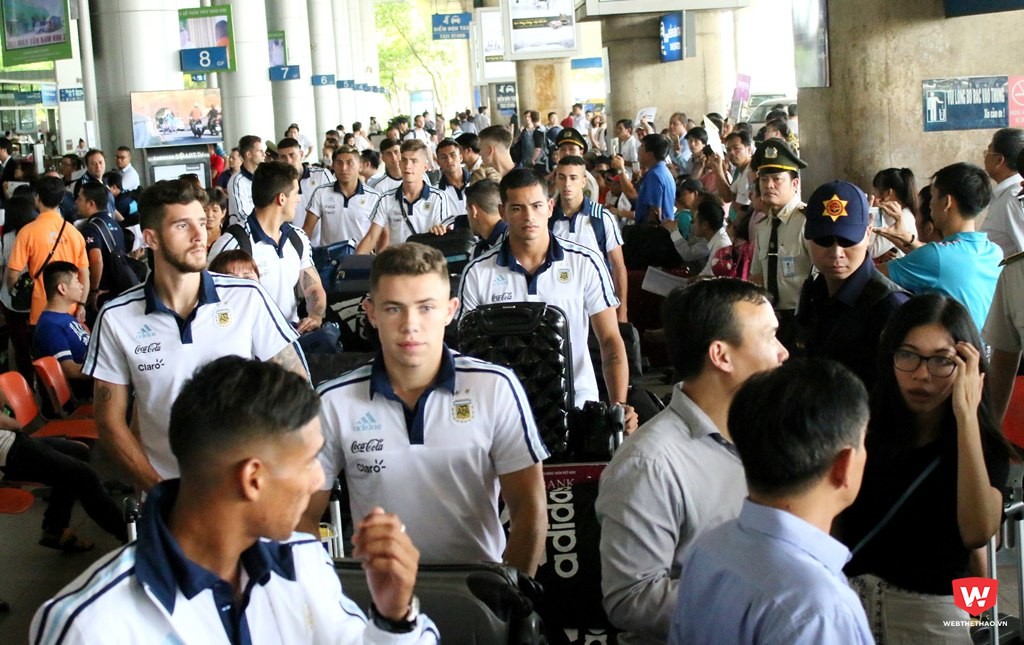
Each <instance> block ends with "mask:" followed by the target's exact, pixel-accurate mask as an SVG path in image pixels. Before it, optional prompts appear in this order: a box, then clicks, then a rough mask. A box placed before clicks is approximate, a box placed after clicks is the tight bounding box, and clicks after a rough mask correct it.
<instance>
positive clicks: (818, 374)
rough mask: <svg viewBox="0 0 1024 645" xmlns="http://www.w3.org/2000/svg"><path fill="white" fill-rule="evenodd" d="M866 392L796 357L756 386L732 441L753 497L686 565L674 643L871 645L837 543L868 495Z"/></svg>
mask: <svg viewBox="0 0 1024 645" xmlns="http://www.w3.org/2000/svg"><path fill="white" fill-rule="evenodd" d="M867 422H868V397H867V391H866V390H865V389H864V385H863V384H862V383H861V382H860V380H859V379H858V378H857V377H856V376H854V375H853V373H852V372H850V371H849V370H847V369H846V368H845V367H842V366H841V365H840V364H839V363H836V362H833V361H827V360H822V359H797V360H794V361H790V362H788V363H786V364H784V365H783V366H782V367H780V368H779V369H777V370H775V371H773V372H765V373H762V374H759V375H756V376H754V377H753V378H751V379H750V380H748V381H747V382H746V383H745V384H744V385H743V387H742V388H740V390H739V392H738V393H737V394H736V397H735V398H734V399H733V401H732V404H731V405H730V407H729V422H728V425H729V432H730V433H731V434H732V438H733V441H734V442H735V445H736V449H737V450H738V451H739V454H740V459H741V460H742V462H743V471H744V474H745V475H746V479H747V488H748V490H749V491H750V495H749V497H748V498H747V499H746V500H744V502H743V509H742V510H741V511H740V516H739V517H738V518H737V519H735V520H732V521H729V522H726V523H725V524H722V525H721V526H719V527H718V528H716V529H714V530H712V531H709V532H708V533H705V534H704V535H703V536H702V537H701V538H700V539H698V541H697V542H696V544H694V546H693V549H691V550H690V553H689V556H688V558H687V560H686V562H685V563H684V564H683V575H682V583H681V584H680V587H679V604H678V605H677V606H676V611H675V615H674V616H673V617H672V633H671V636H670V639H669V643H672V644H677V643H687V644H705V643H706V644H715V643H723V644H725V643H728V644H729V645H740V644H744V643H758V644H774V643H778V644H780V645H781V644H786V645H793V644H801V643H806V644H808V645H810V644H814V645H832V644H835V645H848V644H849V645H854V644H859V643H864V644H867V643H874V639H873V637H872V636H871V630H870V628H869V627H868V621H867V617H866V616H865V614H864V609H863V607H862V606H861V604H860V600H859V599H858V597H857V594H856V593H855V592H854V591H853V590H852V589H851V588H850V587H849V586H848V584H847V581H846V577H845V576H844V575H843V566H844V565H845V564H846V562H847V561H848V560H849V559H850V552H849V550H848V549H847V548H846V547H845V546H844V545H843V544H841V543H840V542H839V541H837V540H835V539H833V538H832V537H831V536H829V534H828V531H829V529H830V527H831V524H832V520H833V518H835V516H836V515H838V514H839V513H840V512H841V511H842V510H843V509H845V508H846V507H847V506H849V505H850V504H851V503H852V502H853V500H854V499H855V498H856V497H857V492H858V491H859V490H860V483H861V478H862V476H863V473H864V464H865V462H866V459H867V455H866V451H865V448H864V435H865V433H866V430H867Z"/></svg>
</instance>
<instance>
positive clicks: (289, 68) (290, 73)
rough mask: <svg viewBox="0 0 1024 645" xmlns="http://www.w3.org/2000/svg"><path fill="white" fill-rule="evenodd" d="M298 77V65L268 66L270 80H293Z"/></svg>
mask: <svg viewBox="0 0 1024 645" xmlns="http://www.w3.org/2000/svg"><path fill="white" fill-rule="evenodd" d="M298 78H299V66H298V65H274V66H273V67H271V68H270V80H272V81H294V80H296V79H298Z"/></svg>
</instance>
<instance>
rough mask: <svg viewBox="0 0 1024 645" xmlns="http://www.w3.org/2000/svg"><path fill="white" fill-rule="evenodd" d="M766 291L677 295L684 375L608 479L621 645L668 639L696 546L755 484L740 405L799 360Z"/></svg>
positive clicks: (609, 600) (608, 539) (717, 285)
mask: <svg viewBox="0 0 1024 645" xmlns="http://www.w3.org/2000/svg"><path fill="white" fill-rule="evenodd" d="M766 295H767V294H765V292H764V290H763V289H760V288H759V287H756V286H754V285H752V284H750V283H749V282H743V281H741V280H735V279H732V278H720V279H717V280H701V281H699V282H695V283H693V284H692V285H690V286H688V287H679V288H677V289H674V290H673V291H672V292H671V293H669V295H668V296H667V297H666V299H665V303H664V305H663V307H662V320H663V322H664V328H665V339H666V343H667V345H668V353H669V357H670V359H671V361H672V366H673V367H674V368H675V372H676V377H677V378H679V379H682V381H681V382H679V383H676V384H675V386H673V388H672V401H671V402H670V403H669V406H668V408H667V409H665V410H663V411H662V412H660V413H658V415H657V416H655V417H654V418H653V419H651V420H650V421H648V422H647V423H646V424H644V426H643V428H641V429H640V431H638V432H637V433H636V434H635V436H632V437H630V438H629V440H627V441H626V442H625V443H623V444H622V446H621V447H620V448H619V449H618V450H617V451H616V452H615V456H614V457H612V461H611V463H610V464H608V467H607V468H606V469H605V470H604V472H603V473H602V475H601V485H600V492H599V493H598V497H597V504H596V507H595V508H596V511H597V518H598V521H599V522H600V523H601V590H602V592H603V594H604V608H605V611H606V612H607V613H608V619H609V621H610V622H611V624H612V625H614V626H615V627H617V628H618V629H621V630H623V632H625V633H623V634H621V635H620V636H619V642H620V643H624V644H633V643H664V642H665V640H666V639H667V638H668V635H669V627H670V624H671V619H672V610H673V608H674V607H675V604H676V597H677V594H678V590H679V588H680V586H681V585H685V580H681V579H680V568H681V566H682V563H683V560H684V556H685V555H686V553H687V551H688V549H689V547H690V546H691V544H692V543H693V541H694V539H696V538H697V537H699V536H700V535H702V534H703V533H706V532H707V531H709V530H711V529H713V528H715V527H716V526H718V525H720V524H722V523H723V522H726V521H728V520H730V519H732V518H734V517H736V516H737V515H738V514H739V512H740V507H741V506H742V503H743V497H744V496H745V495H746V493H747V488H746V485H745V483H744V479H743V469H742V466H741V465H740V459H739V456H738V454H737V453H736V448H735V446H733V444H732V438H731V437H732V435H731V434H730V430H729V424H728V419H729V404H730V402H731V401H732V398H733V396H735V394H736V390H738V389H739V387H740V386H741V385H742V384H743V383H744V382H746V381H747V379H749V378H750V377H751V376H752V375H754V374H756V373H758V372H762V371H764V370H770V369H774V368H776V367H778V366H779V365H780V364H781V363H782V362H783V361H785V360H786V358H787V357H788V355H789V354H788V352H786V349H785V348H784V347H783V346H782V345H781V344H780V343H779V342H778V340H776V338H775V331H776V329H777V328H778V322H777V320H776V318H775V314H774V312H773V311H772V308H771V305H770V304H768V299H767V297H766Z"/></svg>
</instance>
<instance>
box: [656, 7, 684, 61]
mask: <svg viewBox="0 0 1024 645" xmlns="http://www.w3.org/2000/svg"><path fill="white" fill-rule="evenodd" d="M659 32H660V34H661V62H663V63H668V62H672V61H677V60H683V12H682V11H675V12H672V13H668V14H665V15H664V16H662V17H661V28H660V29H659Z"/></svg>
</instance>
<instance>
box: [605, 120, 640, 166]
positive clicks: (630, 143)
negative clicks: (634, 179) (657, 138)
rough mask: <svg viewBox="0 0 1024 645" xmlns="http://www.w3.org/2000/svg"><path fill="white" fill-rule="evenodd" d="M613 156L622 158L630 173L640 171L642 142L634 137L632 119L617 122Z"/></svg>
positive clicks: (613, 141)
mask: <svg viewBox="0 0 1024 645" xmlns="http://www.w3.org/2000/svg"><path fill="white" fill-rule="evenodd" d="M612 154H616V155H619V156H620V157H622V160H623V161H624V162H626V168H628V169H629V171H630V173H634V172H636V171H638V170H640V142H639V141H637V138H636V137H634V136H633V121H632V120H631V119H619V120H618V121H616V122H615V138H613V139H612Z"/></svg>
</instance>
